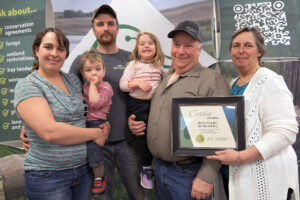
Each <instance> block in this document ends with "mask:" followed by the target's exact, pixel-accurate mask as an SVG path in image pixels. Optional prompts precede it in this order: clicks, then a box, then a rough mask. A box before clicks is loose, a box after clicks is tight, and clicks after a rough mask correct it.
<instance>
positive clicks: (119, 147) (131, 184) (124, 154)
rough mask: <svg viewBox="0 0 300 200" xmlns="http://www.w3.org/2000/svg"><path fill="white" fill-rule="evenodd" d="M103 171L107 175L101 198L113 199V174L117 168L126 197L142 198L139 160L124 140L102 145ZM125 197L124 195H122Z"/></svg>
mask: <svg viewBox="0 0 300 200" xmlns="http://www.w3.org/2000/svg"><path fill="white" fill-rule="evenodd" d="M104 156H105V163H104V171H105V175H106V177H107V188H106V192H105V193H104V194H103V195H101V197H102V198H101V200H102V199H105V200H114V199H115V198H114V186H116V183H115V179H114V174H115V167H116V168H117V169H118V172H119V175H120V177H121V180H122V182H123V184H124V186H125V188H126V191H127V195H128V199H130V200H143V199H144V195H145V194H144V189H143V188H142V186H141V184H140V168H141V166H140V160H139V159H138V156H137V154H136V151H135V150H134V149H133V148H132V147H131V146H130V145H128V143H127V142H126V141H120V142H114V143H106V144H105V145H104ZM124 198H125V197H124Z"/></svg>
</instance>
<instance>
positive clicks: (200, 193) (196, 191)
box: [191, 177, 213, 200]
mask: <svg viewBox="0 0 300 200" xmlns="http://www.w3.org/2000/svg"><path fill="white" fill-rule="evenodd" d="M212 189H213V185H212V184H210V183H207V182H205V181H203V180H201V179H200V178H199V177H196V178H195V179H194V181H193V186H192V191H191V196H192V197H193V198H196V199H197V200H198V199H199V200H200V199H205V198H207V197H209V196H210V194H211V192H212Z"/></svg>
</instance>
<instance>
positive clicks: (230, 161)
mask: <svg viewBox="0 0 300 200" xmlns="http://www.w3.org/2000/svg"><path fill="white" fill-rule="evenodd" d="M215 153H216V155H212V156H206V158H207V159H211V160H219V161H221V163H222V164H225V165H239V164H241V163H240V152H239V151H235V150H233V149H226V150H224V151H216V152H215Z"/></svg>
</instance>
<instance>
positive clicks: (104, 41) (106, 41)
mask: <svg viewBox="0 0 300 200" xmlns="http://www.w3.org/2000/svg"><path fill="white" fill-rule="evenodd" d="M107 35H109V36H110V38H109V39H107V38H105V37H107ZM98 42H99V43H100V44H101V45H104V46H107V45H110V44H112V43H114V42H115V38H114V36H113V34H111V33H110V32H104V33H103V34H102V35H100V36H99V38H98Z"/></svg>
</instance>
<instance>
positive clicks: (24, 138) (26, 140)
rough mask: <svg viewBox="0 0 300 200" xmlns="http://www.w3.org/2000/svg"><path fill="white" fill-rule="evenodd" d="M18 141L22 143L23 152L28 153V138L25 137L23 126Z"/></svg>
mask: <svg viewBox="0 0 300 200" xmlns="http://www.w3.org/2000/svg"><path fill="white" fill-rule="evenodd" d="M20 139H21V141H22V145H23V148H24V150H25V151H26V152H28V149H29V147H30V145H29V141H28V138H27V136H26V131H25V126H22V128H21V133H20Z"/></svg>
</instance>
